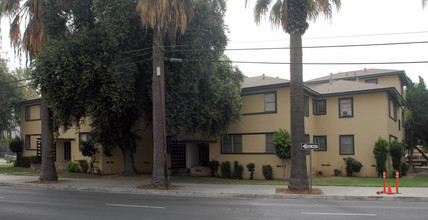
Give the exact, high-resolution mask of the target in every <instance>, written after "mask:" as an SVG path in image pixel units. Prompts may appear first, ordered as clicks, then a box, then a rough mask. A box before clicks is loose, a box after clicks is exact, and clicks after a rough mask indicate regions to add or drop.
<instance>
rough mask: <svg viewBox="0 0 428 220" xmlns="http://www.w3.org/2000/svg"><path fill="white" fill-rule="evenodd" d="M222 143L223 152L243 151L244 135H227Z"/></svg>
mask: <svg viewBox="0 0 428 220" xmlns="http://www.w3.org/2000/svg"><path fill="white" fill-rule="evenodd" d="M221 143H222V144H221V152H222V153H242V135H239V134H234V135H226V136H224V137H223V138H222V140H221Z"/></svg>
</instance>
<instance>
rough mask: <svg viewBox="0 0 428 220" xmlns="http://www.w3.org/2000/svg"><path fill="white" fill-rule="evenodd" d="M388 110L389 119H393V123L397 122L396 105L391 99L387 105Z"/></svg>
mask: <svg viewBox="0 0 428 220" xmlns="http://www.w3.org/2000/svg"><path fill="white" fill-rule="evenodd" d="M388 105H389V106H388V109H389V117H390V118H391V119H393V120H394V121H397V109H398V108H397V103H395V102H394V101H393V100H392V99H389V104H388Z"/></svg>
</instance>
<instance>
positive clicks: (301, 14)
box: [246, 0, 341, 191]
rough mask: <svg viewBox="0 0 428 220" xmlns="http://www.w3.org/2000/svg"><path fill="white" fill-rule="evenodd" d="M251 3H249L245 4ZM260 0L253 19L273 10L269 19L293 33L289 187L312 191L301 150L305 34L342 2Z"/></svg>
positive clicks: (302, 136)
mask: <svg viewBox="0 0 428 220" xmlns="http://www.w3.org/2000/svg"><path fill="white" fill-rule="evenodd" d="M248 2H249V0H246V5H247V4H248ZM274 2H275V3H274V4H273V5H272V7H271V9H270V10H269V7H270V5H271V3H272V0H257V1H256V4H255V6H254V20H255V22H256V23H260V21H261V18H262V17H263V16H265V15H266V14H267V12H269V11H270V15H269V20H270V22H271V23H272V24H273V25H275V26H281V27H282V29H283V30H284V31H285V32H287V33H289V34H290V63H291V64H290V119H291V120H290V121H291V146H292V147H291V175H290V182H289V184H288V188H289V189H290V190H292V191H302V190H303V191H307V190H309V184H308V176H307V168H306V154H305V152H304V151H302V150H301V149H300V144H301V143H304V142H305V127H304V115H303V114H304V113H303V112H304V111H303V108H304V97H303V96H304V90H303V64H302V35H303V34H304V33H305V32H306V29H307V28H308V27H309V24H308V23H307V20H308V19H309V20H316V19H317V18H318V16H319V14H324V15H325V17H326V18H330V17H331V15H332V10H331V8H332V4H333V5H335V6H336V7H337V9H339V7H340V4H341V3H340V0H282V1H281V0H278V1H274Z"/></svg>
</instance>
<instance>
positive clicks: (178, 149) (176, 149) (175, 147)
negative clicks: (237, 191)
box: [171, 143, 186, 168]
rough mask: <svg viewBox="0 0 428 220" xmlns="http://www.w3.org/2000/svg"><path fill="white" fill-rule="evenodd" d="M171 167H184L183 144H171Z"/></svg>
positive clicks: (184, 151)
mask: <svg viewBox="0 0 428 220" xmlns="http://www.w3.org/2000/svg"><path fill="white" fill-rule="evenodd" d="M171 168H186V145H185V144H179V143H175V144H171Z"/></svg>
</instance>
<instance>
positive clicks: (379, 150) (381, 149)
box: [373, 137, 388, 176]
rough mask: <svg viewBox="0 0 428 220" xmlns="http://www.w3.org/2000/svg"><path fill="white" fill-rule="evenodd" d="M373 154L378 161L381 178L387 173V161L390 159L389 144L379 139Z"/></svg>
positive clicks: (377, 167) (377, 166)
mask: <svg viewBox="0 0 428 220" xmlns="http://www.w3.org/2000/svg"><path fill="white" fill-rule="evenodd" d="M373 154H374V156H375V159H376V170H377V173H378V175H379V176H382V173H383V172H384V171H386V160H387V159H388V142H387V141H386V140H385V139H383V138H381V137H379V139H378V140H377V141H376V143H375V147H374V149H373Z"/></svg>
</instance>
